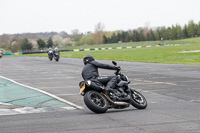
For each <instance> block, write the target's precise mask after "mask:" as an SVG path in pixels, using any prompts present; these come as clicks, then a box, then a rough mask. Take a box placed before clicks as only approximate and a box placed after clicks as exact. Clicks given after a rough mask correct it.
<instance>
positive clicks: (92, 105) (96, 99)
mask: <svg viewBox="0 0 200 133" xmlns="http://www.w3.org/2000/svg"><path fill="white" fill-rule="evenodd" d="M84 102H85V105H86V106H87V107H88V108H89V109H90V110H91V111H93V112H95V113H105V112H106V111H107V110H108V102H107V100H106V98H105V97H104V96H103V95H101V94H100V93H99V92H97V91H88V92H87V93H86V94H85V95H84Z"/></svg>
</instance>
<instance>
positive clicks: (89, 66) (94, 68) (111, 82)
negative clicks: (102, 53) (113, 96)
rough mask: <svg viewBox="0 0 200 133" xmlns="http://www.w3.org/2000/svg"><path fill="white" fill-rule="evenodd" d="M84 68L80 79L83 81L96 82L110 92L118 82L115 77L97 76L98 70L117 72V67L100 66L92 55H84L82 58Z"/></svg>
mask: <svg viewBox="0 0 200 133" xmlns="http://www.w3.org/2000/svg"><path fill="white" fill-rule="evenodd" d="M83 62H84V64H85V67H84V68H83V70H82V77H83V79H84V80H92V81H98V82H101V83H102V84H105V85H106V88H105V89H106V90H112V89H114V88H115V84H116V83H117V82H118V80H119V79H118V77H117V76H99V72H98V68H103V69H110V70H119V69H120V67H118V66H111V65H108V64H102V63H99V62H96V61H95V59H94V57H93V56H92V55H86V56H85V57H84V58H83Z"/></svg>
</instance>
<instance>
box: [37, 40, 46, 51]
mask: <svg viewBox="0 0 200 133" xmlns="http://www.w3.org/2000/svg"><path fill="white" fill-rule="evenodd" d="M37 43H38V46H39V48H40V49H43V48H45V47H46V43H45V42H44V40H42V39H38V40H37Z"/></svg>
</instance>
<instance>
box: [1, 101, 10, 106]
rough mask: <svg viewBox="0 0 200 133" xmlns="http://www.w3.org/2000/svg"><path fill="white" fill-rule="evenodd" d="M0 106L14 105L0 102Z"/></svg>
mask: <svg viewBox="0 0 200 133" xmlns="http://www.w3.org/2000/svg"><path fill="white" fill-rule="evenodd" d="M0 105H12V104H10V103H2V102H0Z"/></svg>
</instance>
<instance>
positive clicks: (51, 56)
mask: <svg viewBox="0 0 200 133" xmlns="http://www.w3.org/2000/svg"><path fill="white" fill-rule="evenodd" d="M48 58H49V60H50V61H52V60H53V51H49V52H48Z"/></svg>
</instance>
